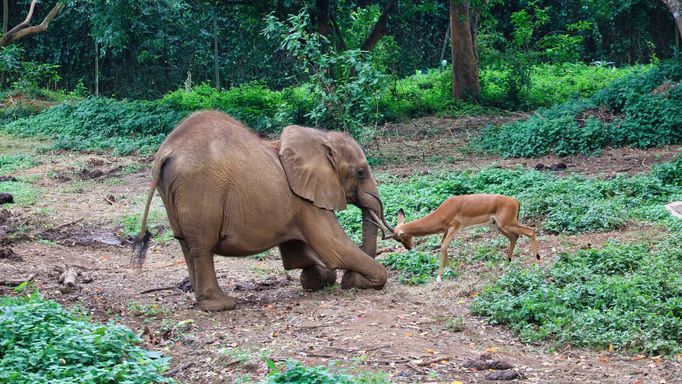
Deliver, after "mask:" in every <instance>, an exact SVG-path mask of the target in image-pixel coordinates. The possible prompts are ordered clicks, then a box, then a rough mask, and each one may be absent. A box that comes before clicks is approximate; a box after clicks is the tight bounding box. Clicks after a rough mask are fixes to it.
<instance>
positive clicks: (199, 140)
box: [159, 111, 260, 153]
mask: <svg viewBox="0 0 682 384" xmlns="http://www.w3.org/2000/svg"><path fill="white" fill-rule="evenodd" d="M259 141H260V139H259V137H258V136H257V135H256V134H255V133H253V132H252V131H251V130H249V129H248V128H247V127H246V126H245V125H244V124H242V123H241V122H239V121H237V120H236V119H234V118H233V117H231V116H229V115H227V114H225V113H223V112H220V111H199V112H194V113H192V114H191V115H189V116H188V117H186V118H185V119H184V120H182V121H181V122H180V124H178V126H177V127H175V129H173V131H172V132H171V133H170V134H169V135H168V137H167V138H166V140H165V141H164V142H163V144H162V145H161V147H160V148H159V151H160V152H161V149H162V148H164V147H171V148H172V149H173V151H174V152H176V153H177V152H180V151H183V150H194V149H203V150H204V151H205V150H207V149H209V148H211V147H212V146H214V147H215V146H218V147H221V148H222V149H228V148H229V147H230V146H236V145H237V143H244V142H254V143H256V142H259Z"/></svg>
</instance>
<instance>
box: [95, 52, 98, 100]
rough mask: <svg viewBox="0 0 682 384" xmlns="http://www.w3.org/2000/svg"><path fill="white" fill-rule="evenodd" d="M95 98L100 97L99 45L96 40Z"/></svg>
mask: <svg viewBox="0 0 682 384" xmlns="http://www.w3.org/2000/svg"><path fill="white" fill-rule="evenodd" d="M95 97H99V43H98V42H97V39H95Z"/></svg>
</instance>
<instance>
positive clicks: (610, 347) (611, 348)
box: [609, 343, 613, 352]
mask: <svg viewBox="0 0 682 384" xmlns="http://www.w3.org/2000/svg"><path fill="white" fill-rule="evenodd" d="M609 352H613V344H611V343H609Z"/></svg>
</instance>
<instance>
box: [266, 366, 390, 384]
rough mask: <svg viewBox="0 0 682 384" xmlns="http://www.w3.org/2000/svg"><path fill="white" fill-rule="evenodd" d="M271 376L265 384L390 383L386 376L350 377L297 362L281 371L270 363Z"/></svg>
mask: <svg viewBox="0 0 682 384" xmlns="http://www.w3.org/2000/svg"><path fill="white" fill-rule="evenodd" d="M268 366H269V368H270V374H269V376H268V377H267V379H265V380H263V381H262V383H263V384H279V383H282V384H285V383H286V384H289V383H296V384H384V383H390V381H389V379H388V377H387V375H385V374H372V373H360V374H357V375H350V374H346V373H343V372H338V369H333V368H332V367H325V366H317V367H306V366H304V365H302V364H301V363H299V362H297V361H287V362H286V366H285V368H284V371H281V370H280V369H279V368H278V367H277V366H276V365H275V364H274V363H273V362H272V361H268Z"/></svg>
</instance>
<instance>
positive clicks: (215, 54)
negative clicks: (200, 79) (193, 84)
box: [213, 11, 220, 89]
mask: <svg viewBox="0 0 682 384" xmlns="http://www.w3.org/2000/svg"><path fill="white" fill-rule="evenodd" d="M213 67H214V74H213V77H214V83H215V88H216V89H220V63H219V61H218V17H217V16H216V11H213Z"/></svg>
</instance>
